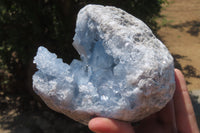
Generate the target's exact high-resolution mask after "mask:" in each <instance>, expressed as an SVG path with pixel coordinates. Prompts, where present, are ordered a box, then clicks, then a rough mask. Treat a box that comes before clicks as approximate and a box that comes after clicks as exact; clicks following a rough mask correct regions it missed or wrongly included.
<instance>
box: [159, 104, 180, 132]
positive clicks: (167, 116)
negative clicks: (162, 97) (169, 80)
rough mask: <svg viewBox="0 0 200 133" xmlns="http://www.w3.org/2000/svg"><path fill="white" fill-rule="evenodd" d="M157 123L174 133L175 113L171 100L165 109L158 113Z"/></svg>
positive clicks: (175, 129)
mask: <svg viewBox="0 0 200 133" xmlns="http://www.w3.org/2000/svg"><path fill="white" fill-rule="evenodd" d="M157 114H158V119H157V120H158V122H159V123H160V124H162V125H163V126H166V127H168V130H170V131H171V132H176V131H177V128H176V118H175V111H174V102H173V100H171V101H170V102H169V103H168V104H167V105H166V106H165V108H163V109H162V110H161V111H159V112H158V113H157Z"/></svg>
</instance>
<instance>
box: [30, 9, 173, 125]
mask: <svg viewBox="0 0 200 133" xmlns="http://www.w3.org/2000/svg"><path fill="white" fill-rule="evenodd" d="M75 31H76V34H75V36H74V38H73V39H74V42H73V46H74V47H75V48H76V50H77V51H78V52H79V54H80V57H81V60H73V61H72V63H71V64H70V65H68V64H65V63H63V61H62V59H59V58H57V56H56V55H55V54H52V53H50V52H49V51H48V50H47V49H46V48H44V47H39V49H38V52H37V55H36V56H35V58H34V63H36V65H37V68H38V71H37V72H36V73H35V74H34V75H33V87H34V91H35V92H36V93H37V94H38V95H39V96H40V97H41V98H42V99H43V100H44V102H45V103H46V104H47V105H48V106H49V107H50V108H51V109H53V110H55V111H57V112H60V113H63V114H65V115H67V116H69V117H71V118H72V119H74V120H77V121H79V122H81V123H83V124H87V123H88V121H89V120H90V119H91V118H93V117H95V116H102V117H108V118H113V119H118V120H123V121H131V122H135V121H139V120H141V119H143V118H145V117H147V116H149V115H150V114H152V113H155V112H157V111H159V110H161V109H162V108H163V107H164V106H165V105H166V104H167V103H168V102H169V100H170V99H171V98H172V96H173V93H174V90H175V79H174V65H173V58H172V56H171V55H170V53H169V51H168V50H167V48H166V47H165V46H164V45H163V43H162V42H161V41H159V40H158V39H157V38H156V37H155V36H154V35H153V33H152V31H151V30H150V29H149V28H148V27H147V26H146V25H145V24H144V23H143V22H142V21H141V20H139V19H137V18H135V17H134V16H132V15H130V14H128V13H126V12H125V11H123V10H121V9H118V8H115V7H111V6H105V7H104V6H101V5H87V6H86V7H84V8H82V9H81V10H80V12H79V13H78V17H77V23H76V30H75Z"/></svg>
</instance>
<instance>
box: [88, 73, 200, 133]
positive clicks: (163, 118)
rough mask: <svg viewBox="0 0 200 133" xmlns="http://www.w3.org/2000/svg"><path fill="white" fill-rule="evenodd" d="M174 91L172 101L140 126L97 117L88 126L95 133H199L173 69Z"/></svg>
mask: <svg viewBox="0 0 200 133" xmlns="http://www.w3.org/2000/svg"><path fill="white" fill-rule="evenodd" d="M175 79H176V90H175V94H174V97H173V99H172V100H171V101H170V102H169V103H168V104H167V105H166V107H165V108H163V109H162V110H161V111H159V112H157V113H155V114H153V115H151V116H149V117H147V118H145V119H144V120H142V121H141V122H140V125H138V126H135V127H132V126H131V124H130V123H126V122H121V121H117V120H112V119H109V118H102V117H97V118H93V119H92V120H90V122H89V124H88V126H89V128H90V130H92V131H94V132H96V133H148V132H151V133H176V132H177V133H199V129H198V126H197V122H196V118H195V113H194V110H193V106H192V103H191V100H190V96H189V93H188V90H187V87H186V83H185V79H184V76H183V74H182V73H181V71H180V70H178V69H175Z"/></svg>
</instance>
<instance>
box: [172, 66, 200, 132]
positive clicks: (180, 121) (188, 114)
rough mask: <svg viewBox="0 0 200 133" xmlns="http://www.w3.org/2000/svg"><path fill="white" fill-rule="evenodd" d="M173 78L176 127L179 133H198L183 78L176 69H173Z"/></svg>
mask: <svg viewBox="0 0 200 133" xmlns="http://www.w3.org/2000/svg"><path fill="white" fill-rule="evenodd" d="M175 79H176V91H175V94H174V107H175V115H176V124H177V128H178V130H179V132H181V133H199V130H198V126H197V122H196V118H195V113H194V110H193V106H192V103H191V100H190V96H189V93H188V90H187V87H186V83H185V79H184V76H183V74H182V73H181V72H180V71H179V70H178V69H175Z"/></svg>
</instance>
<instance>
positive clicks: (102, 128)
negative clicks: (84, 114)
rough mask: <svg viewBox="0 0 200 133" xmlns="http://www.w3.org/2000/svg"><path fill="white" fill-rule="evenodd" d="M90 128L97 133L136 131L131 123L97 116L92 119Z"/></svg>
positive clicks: (129, 132) (130, 132)
mask: <svg viewBox="0 0 200 133" xmlns="http://www.w3.org/2000/svg"><path fill="white" fill-rule="evenodd" d="M88 126H89V129H90V130H91V131H93V132H96V133H135V132H134V130H133V127H132V126H131V124H130V123H127V122H122V121H117V120H113V119H109V118H102V117H96V118H93V119H92V120H90V122H89V124H88Z"/></svg>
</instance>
